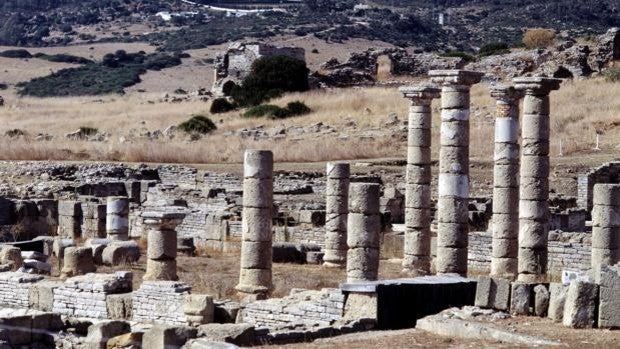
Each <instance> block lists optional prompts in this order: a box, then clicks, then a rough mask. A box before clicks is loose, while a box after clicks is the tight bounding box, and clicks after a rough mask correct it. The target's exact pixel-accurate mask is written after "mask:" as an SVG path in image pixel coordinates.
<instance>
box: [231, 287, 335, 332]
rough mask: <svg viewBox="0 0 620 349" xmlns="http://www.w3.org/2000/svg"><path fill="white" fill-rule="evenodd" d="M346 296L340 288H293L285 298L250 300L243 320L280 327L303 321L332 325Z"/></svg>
mask: <svg viewBox="0 0 620 349" xmlns="http://www.w3.org/2000/svg"><path fill="white" fill-rule="evenodd" d="M343 309H344V295H343V294H342V292H341V291H340V289H328V288H325V289H323V290H321V291H306V290H301V291H300V290H297V291H295V290H293V291H291V295H290V296H287V297H284V298H272V299H267V300H263V301H257V302H253V303H249V304H247V305H246V307H245V308H244V309H243V310H242V313H241V317H242V319H243V321H244V322H249V323H252V324H254V325H256V326H265V327H272V328H273V327H279V326H286V325H294V324H300V323H306V324H312V323H317V324H322V325H330V324H331V323H332V322H333V321H336V320H339V319H340V318H341V317H342V315H343Z"/></svg>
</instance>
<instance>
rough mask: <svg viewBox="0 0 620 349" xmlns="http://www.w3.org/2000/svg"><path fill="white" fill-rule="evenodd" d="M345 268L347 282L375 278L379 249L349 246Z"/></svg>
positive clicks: (377, 268) (377, 270)
mask: <svg viewBox="0 0 620 349" xmlns="http://www.w3.org/2000/svg"><path fill="white" fill-rule="evenodd" d="M346 269H347V281H348V282H354V281H373V280H377V275H378V272H379V249H377V248H349V249H348V251H347V267H346Z"/></svg>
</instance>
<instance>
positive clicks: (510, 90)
mask: <svg viewBox="0 0 620 349" xmlns="http://www.w3.org/2000/svg"><path fill="white" fill-rule="evenodd" d="M491 97H493V98H495V99H496V118H495V156H494V163H495V166H494V169H493V220H492V233H493V244H492V255H491V276H495V277H501V278H506V279H510V280H514V279H515V278H516V277H517V255H518V254H519V100H520V99H521V98H522V93H521V91H517V90H515V89H514V87H508V86H493V87H492V88H491Z"/></svg>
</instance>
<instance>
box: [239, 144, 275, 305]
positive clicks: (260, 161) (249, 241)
mask: <svg viewBox="0 0 620 349" xmlns="http://www.w3.org/2000/svg"><path fill="white" fill-rule="evenodd" d="M243 177H244V178H243V212H242V222H241V226H242V228H241V229H242V241H241V270H240V273H239V284H238V285H237V286H236V287H235V289H236V290H237V291H239V292H241V293H245V294H250V295H265V294H267V293H269V292H270V291H271V289H272V288H273V285H272V274H271V263H272V239H273V236H272V229H271V224H272V214H271V211H272V208H273V153H272V152H271V151H267V150H246V152H245V155H244V167H243Z"/></svg>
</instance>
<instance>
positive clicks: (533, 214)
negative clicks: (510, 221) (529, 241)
mask: <svg viewBox="0 0 620 349" xmlns="http://www.w3.org/2000/svg"><path fill="white" fill-rule="evenodd" d="M549 215H550V214H549V202H548V201H535V200H519V218H520V219H527V220H530V221H536V222H543V223H545V222H548V221H549Z"/></svg>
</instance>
